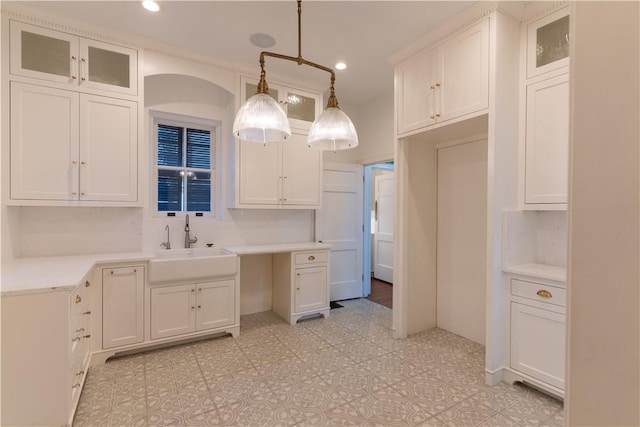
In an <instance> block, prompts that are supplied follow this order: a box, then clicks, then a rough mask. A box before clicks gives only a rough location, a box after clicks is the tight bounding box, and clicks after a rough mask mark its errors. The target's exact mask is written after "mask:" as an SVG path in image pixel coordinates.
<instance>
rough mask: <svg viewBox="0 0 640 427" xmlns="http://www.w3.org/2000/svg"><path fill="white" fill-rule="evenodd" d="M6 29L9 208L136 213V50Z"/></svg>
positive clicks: (31, 28) (14, 25)
mask: <svg viewBox="0 0 640 427" xmlns="http://www.w3.org/2000/svg"><path fill="white" fill-rule="evenodd" d="M9 28H10V32H9V52H10V59H9V81H10V82H9V96H10V109H11V114H10V124H9V127H10V130H9V132H10V158H11V160H10V166H9V169H10V199H9V203H10V204H14V205H50V206H83V205H85V206H139V203H140V200H139V197H138V134H139V125H138V124H139V117H140V107H141V105H142V103H141V102H140V98H141V93H140V92H141V91H139V90H138V86H139V84H138V83H139V82H138V80H139V78H140V77H139V75H138V51H137V50H136V49H132V48H129V47H124V46H118V45H115V44H111V43H105V42H102V41H98V40H92V39H88V38H85V37H80V36H76V35H74V34H68V33H65V32H61V31H54V30H51V29H48V28H44V27H40V26H36V25H31V24H27V23H23V22H18V21H15V20H11V21H9Z"/></svg>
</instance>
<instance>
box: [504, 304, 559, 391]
mask: <svg viewBox="0 0 640 427" xmlns="http://www.w3.org/2000/svg"><path fill="white" fill-rule="evenodd" d="M565 334H566V321H565V315H564V314H558V313H554V312H553V311H549V310H543V309H540V308H537V307H531V306H528V305H525V304H519V303H516V302H512V303H511V367H512V368H513V369H516V370H518V371H520V372H523V373H525V374H527V375H531V376H532V377H534V378H537V379H539V380H541V381H544V382H546V383H549V384H551V385H552V386H555V387H558V388H560V389H564V363H565Z"/></svg>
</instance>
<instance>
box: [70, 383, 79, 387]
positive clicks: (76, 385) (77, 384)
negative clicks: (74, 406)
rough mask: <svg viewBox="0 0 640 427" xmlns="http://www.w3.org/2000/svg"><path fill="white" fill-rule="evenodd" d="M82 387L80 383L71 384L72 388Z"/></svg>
mask: <svg viewBox="0 0 640 427" xmlns="http://www.w3.org/2000/svg"><path fill="white" fill-rule="evenodd" d="M78 387H80V383H75V384H74V385H72V386H71V388H78Z"/></svg>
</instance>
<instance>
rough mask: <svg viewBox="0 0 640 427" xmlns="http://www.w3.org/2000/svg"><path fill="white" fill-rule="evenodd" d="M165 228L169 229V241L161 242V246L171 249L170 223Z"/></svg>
mask: <svg viewBox="0 0 640 427" xmlns="http://www.w3.org/2000/svg"><path fill="white" fill-rule="evenodd" d="M164 229H165V230H167V241H166V242H162V243H160V246H164V247H165V248H166V249H171V238H170V237H169V225H167V226H166V227H165V228H164Z"/></svg>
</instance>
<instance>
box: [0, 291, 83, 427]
mask: <svg viewBox="0 0 640 427" xmlns="http://www.w3.org/2000/svg"><path fill="white" fill-rule="evenodd" d="M90 286H91V282H90V281H88V280H86V279H83V280H82V281H81V283H79V284H78V286H77V287H76V288H75V289H74V290H71V291H70V290H68V289H45V290H42V291H41V292H38V293H27V294H22V295H8V296H7V295H3V297H2V420H1V424H2V425H7V426H8V425H12V426H17V425H42V426H44V425H71V421H72V420H73V416H74V413H75V408H76V407H77V405H78V400H79V399H80V391H81V390H82V385H83V383H84V380H85V378H86V373H87V369H88V364H89V355H90V351H89V350H90V347H91V346H90V340H91V321H90V319H91V306H90V304H89V289H88V288H89V287H90Z"/></svg>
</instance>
